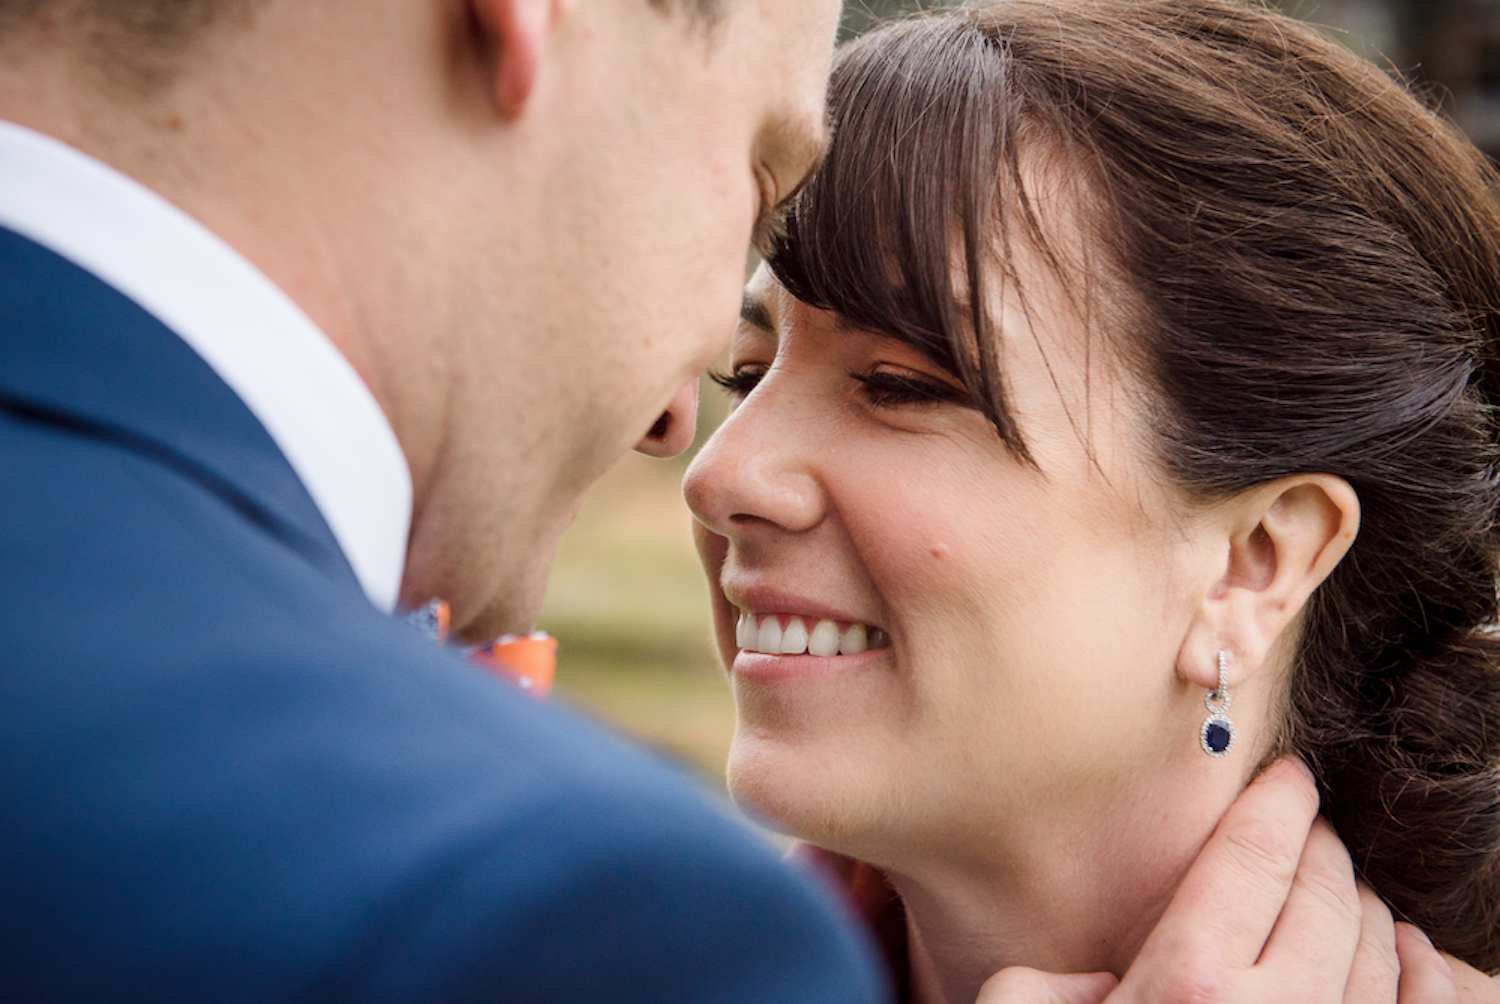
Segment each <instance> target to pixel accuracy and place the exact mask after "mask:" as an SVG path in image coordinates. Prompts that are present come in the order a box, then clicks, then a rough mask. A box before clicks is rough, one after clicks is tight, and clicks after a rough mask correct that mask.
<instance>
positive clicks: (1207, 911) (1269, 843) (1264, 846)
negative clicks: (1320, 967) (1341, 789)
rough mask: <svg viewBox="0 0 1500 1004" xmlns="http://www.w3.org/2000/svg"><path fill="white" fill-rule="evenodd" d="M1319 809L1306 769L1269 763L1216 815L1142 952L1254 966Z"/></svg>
mask: <svg viewBox="0 0 1500 1004" xmlns="http://www.w3.org/2000/svg"><path fill="white" fill-rule="evenodd" d="M1317 812H1318V793H1317V789H1316V788H1315V787H1314V786H1313V783H1312V777H1311V776H1310V775H1309V774H1308V773H1307V770H1306V768H1304V767H1302V766H1301V765H1300V764H1299V763H1297V762H1295V761H1292V760H1279V761H1277V762H1276V763H1275V764H1272V765H1271V767H1270V769H1268V770H1267V771H1266V772H1265V773H1264V774H1262V775H1261V776H1260V777H1259V778H1257V779H1256V780H1255V781H1253V782H1252V783H1251V784H1250V786H1249V787H1248V788H1246V789H1245V791H1244V792H1243V793H1242V794H1241V795H1240V797H1239V798H1238V799H1237V800H1236V801H1235V803H1234V804H1233V805H1231V806H1230V807H1229V811H1228V812H1226V813H1225V814H1224V818H1223V819H1221V820H1219V825H1218V826H1217V827H1216V828H1215V829H1214V832H1213V835H1212V836H1211V837H1209V839H1208V843H1206V844H1205V845H1204V846H1203V850H1202V851H1201V852H1200V853H1199V854H1198V860H1197V861H1195V862H1194V863H1193V866H1192V868H1191V869H1189V871H1188V873H1187V876H1186V877H1185V878H1184V879H1183V881H1182V885H1181V886H1179V887H1178V889H1177V893H1176V894H1175V895H1174V896H1173V897H1172V902H1171V903H1170V904H1169V905H1168V906H1167V910H1166V912H1165V913H1164V914H1163V915H1162V919H1161V920H1160V921H1159V922H1158V923H1157V925H1156V929H1155V930H1154V931H1152V932H1151V936H1150V937H1149V938H1148V939H1147V940H1146V944H1145V945H1144V946H1143V947H1142V956H1143V957H1145V958H1147V959H1151V958H1160V959H1162V960H1163V961H1164V963H1165V962H1167V961H1170V960H1172V959H1183V958H1190V959H1193V960H1195V961H1196V962H1197V963H1198V964H1202V965H1207V966H1209V967H1210V968H1215V967H1227V968H1231V969H1248V968H1250V967H1251V966H1253V965H1254V964H1255V963H1256V961H1257V960H1258V959H1259V958H1260V956H1261V952H1262V950H1263V949H1264V948H1265V945H1266V940H1267V939H1268V938H1269V937H1270V935H1271V930H1272V928H1274V927H1275V925H1276V920H1277V918H1278V917H1279V916H1280V915H1281V911H1282V907H1283V906H1284V905H1285V904H1286V900H1287V896H1288V894H1289V893H1290V892H1291V889H1292V884H1293V881H1294V880H1295V878H1296V875H1297V865H1298V862H1299V861H1300V860H1301V859H1302V850H1303V846H1304V844H1305V843H1306V841H1307V837H1308V832H1309V830H1310V828H1311V826H1312V823H1313V819H1314V818H1315V817H1316V816H1317ZM1134 968H1135V967H1134V966H1132V969H1134ZM1345 973H1347V968H1346V969H1345Z"/></svg>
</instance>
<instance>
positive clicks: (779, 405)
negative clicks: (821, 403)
mask: <svg viewBox="0 0 1500 1004" xmlns="http://www.w3.org/2000/svg"><path fill="white" fill-rule="evenodd" d="M790 400H791V399H790V398H789V397H788V396H787V395H784V394H782V393H781V392H780V391H779V390H778V387H777V384H776V380H775V377H774V375H773V376H770V377H768V378H767V379H766V380H765V381H764V382H763V383H762V384H761V385H760V386H759V387H758V388H756V390H755V392H754V393H752V394H751V395H750V396H749V397H747V398H746V399H745V400H744V401H743V402H742V403H741V404H740V406H739V407H738V408H736V409H735V410H734V411H733V412H731V413H730V415H729V417H728V418H727V419H726V420H725V421H724V424H723V425H721V426H719V429H718V431H717V432H715V433H714V434H713V436H712V438H710V439H709V441H708V442H707V443H706V444H705V445H704V447H703V449H702V450H701V451H700V452H699V453H698V456H697V457H696V458H694V460H693V462H692V464H691V465H690V466H689V467H688V471H687V476H686V478H685V479H684V480H683V487H682V490H683V495H684V496H685V497H686V499H687V503H688V507H689V508H690V509H692V511H693V515H694V516H696V517H697V518H698V520H699V522H701V523H702V524H703V525H704V526H706V527H707V528H708V529H709V530H712V531H713V532H714V533H717V534H720V535H722V536H725V537H729V538H731V539H737V538H743V537H745V536H746V535H749V534H754V533H757V532H760V531H762V530H769V529H779V530H782V531H785V532H791V533H799V532H802V531H804V530H809V529H811V528H812V527H814V526H816V525H817V524H818V523H819V522H821V520H822V519H823V515H824V498H823V488H822V485H821V484H820V482H819V480H818V477H817V462H816V453H815V450H814V449H813V447H814V445H815V441H816V440H817V439H820V438H821V437H822V435H823V433H824V432H825V431H826V430H824V429H822V428H821V426H820V423H819V422H818V421H817V419H816V418H815V416H813V415H810V414H804V412H805V410H806V409H796V410H795V411H794V409H793V408H792V407H791V406H790V405H789V401H790Z"/></svg>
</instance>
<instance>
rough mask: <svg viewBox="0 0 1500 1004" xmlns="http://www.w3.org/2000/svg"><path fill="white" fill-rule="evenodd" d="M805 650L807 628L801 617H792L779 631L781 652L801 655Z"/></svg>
mask: <svg viewBox="0 0 1500 1004" xmlns="http://www.w3.org/2000/svg"><path fill="white" fill-rule="evenodd" d="M806 651H807V628H806V627H805V626H803V624H802V618H801V617H793V618H792V619H791V620H790V621H788V622H787V625H786V628H785V629H783V630H782V632H781V654H782V655H801V654H802V653H803V652H806Z"/></svg>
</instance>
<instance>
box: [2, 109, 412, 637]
mask: <svg viewBox="0 0 1500 1004" xmlns="http://www.w3.org/2000/svg"><path fill="white" fill-rule="evenodd" d="M0 226H5V227H8V228H9V229H11V230H14V231H15V232H17V233H19V234H22V235H23V236H26V237H29V238H30V239H32V240H34V241H36V242H37V243H38V244H41V245H43V246H44V247H47V248H50V249H51V250H52V251H54V252H56V253H57V254H60V255H62V256H63V257H64V258H67V259H69V260H70V261H72V262H73V263H74V264H76V265H78V266H80V267H82V268H84V269H86V270H88V271H89V272H92V273H93V274H94V275H96V276H98V277H99V278H100V279H102V280H104V281H105V282H107V283H109V284H110V285H111V286H113V287H114V288H116V289H118V290H119V291H120V292H122V293H124V294H125V295H126V296H128V297H130V298H131V299H132V300H134V301H135V302H136V303H138V304H140V305H141V306H142V307H144V308H145V309H146V310H147V311H148V312H150V313H151V314H152V315H153V316H155V317H156V318H157V319H158V320H160V321H161V322H162V323H164V324H165V325H166V326H167V327H168V328H171V329H172V330H173V331H175V332H176V333H177V334H178V335H180V336H181V337H182V340H183V341H185V342H187V343H188V345H190V346H192V348H193V350H194V351H196V352H197V353H198V354H199V355H200V356H202V357H203V359H204V361H205V362H207V363H208V365H209V366H211V367H212V368H213V370H214V372H216V373H218V375H219V376H220V377H221V378H222V379H223V380H224V382H225V383H227V384H228V385H229V386H230V387H231V388H232V389H233V390H234V392H235V393H236V394H238V395H239V396H240V398H241V399H242V400H243V401H244V402H245V404H246V406H247V407H249V409H250V411H251V412H252V413H254V415H255V417H256V418H258V419H259V420H260V422H261V424H262V425H264V426H265V427H266V431H267V432H269V433H270V434H271V438H272V439H273V440H275V442H276V445H277V446H278V447H280V449H281V452H282V453H283V454H285V455H286V458H287V461H288V462H289V463H290V464H291V465H292V469H293V470H294V471H296V472H297V476H298V477H299V478H301V480H302V483H303V485H305V486H306V488H307V491H308V494H309V495H311V496H312V498H313V501H314V502H315V503H317V506H318V509H319V510H320V511H321V512H322V514H323V518H324V519H325V520H327V521H328V525H329V527H330V528H332V530H333V535H334V537H335V538H337V540H338V542H339V546H340V547H342V548H343V551H344V554H345V556H346V557H347V558H348V559H349V564H350V565H351V566H353V568H354V574H355V575H356V576H357V577H358V578H359V582H360V585H362V586H363V587H364V590H365V594H366V595H367V596H369V598H370V601H371V602H372V603H374V604H375V605H376V606H378V607H380V608H382V609H384V610H391V609H393V608H394V607H395V604H396V597H397V594H398V592H399V590H400V586H401V572H402V569H403V567H404V566H405V564H406V541H407V535H408V533H409V531H410V528H411V506H412V484H411V471H410V469H409V468H408V467H407V465H406V458H405V456H404V455H403V454H402V452H401V447H400V444H399V443H398V442H397V441H396V434H395V433H394V432H393V431H392V430H391V426H390V423H389V422H388V421H387V420H386V417H385V414H384V413H383V412H382V411H381V410H380V406H379V405H378V404H377V403H376V402H375V398H374V396H373V395H372V394H371V393H370V391H369V389H368V388H367V387H366V386H365V384H364V382H363V381H362V380H360V378H359V376H358V375H357V374H356V373H355V372H354V368H353V367H352V366H350V365H349V362H348V360H346V359H345V358H344V357H343V355H342V354H340V353H339V351H338V349H336V348H335V347H334V345H333V343H332V342H330V341H329V340H328V337H327V336H326V335H324V334H323V332H322V331H320V330H319V329H318V327H317V325H315V324H314V323H313V322H312V320H311V319H310V318H309V317H308V316H307V315H306V314H304V313H303V312H302V310H301V309H300V308H299V307H298V306H297V305H296V304H295V303H293V302H292V300H291V299H290V298H289V297H288V296H287V295H286V294H285V293H283V292H282V291H281V290H280V289H279V288H278V287H277V286H276V285H275V284H274V283H272V282H271V281H270V279H268V278H266V276H265V275H264V274H263V273H261V272H260V271H259V270H258V269H257V268H255V266H253V265H251V264H250V262H249V261H247V260H246V259H245V258H244V257H243V256H242V255H240V253H239V252H237V251H235V250H234V249H233V248H231V247H230V246H229V245H228V244H226V243H224V241H223V240H221V239H220V238H219V237H218V236H216V235H215V234H213V233H212V232H211V231H209V230H208V229H207V228H206V227H204V226H203V224H201V223H199V222H198V221H197V220H195V219H194V218H192V217H191V216H189V215H188V214H187V213H185V212H183V211H182V210H181V209H178V208H177V207H176V206H174V205H172V204H171V203H170V202H167V201H166V200H165V199H163V198H162V197H161V196H159V195H157V194H156V193H155V192H153V191H151V190H150V189H148V188H146V187H145V186H143V185H141V184H139V183H138V182H136V181H134V180H132V179H130V178H128V177H126V176H125V175H123V174H121V173H119V172H118V171H115V170H114V169H112V168H110V167H108V166H106V165H104V164H102V163H100V162H99V161H97V160H94V159H93V158H92V157H89V156H87V155H85V154H83V153H80V152H79V151H77V150H75V149H73V148H72V147H70V146H67V145H65V144H63V143H60V142H58V141H57V140H54V139H52V138H50V137H48V136H44V135H41V134H40V133H36V132H33V131H31V130H29V129H25V128H22V127H21V126H17V125H14V124H12V123H8V122H0Z"/></svg>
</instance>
